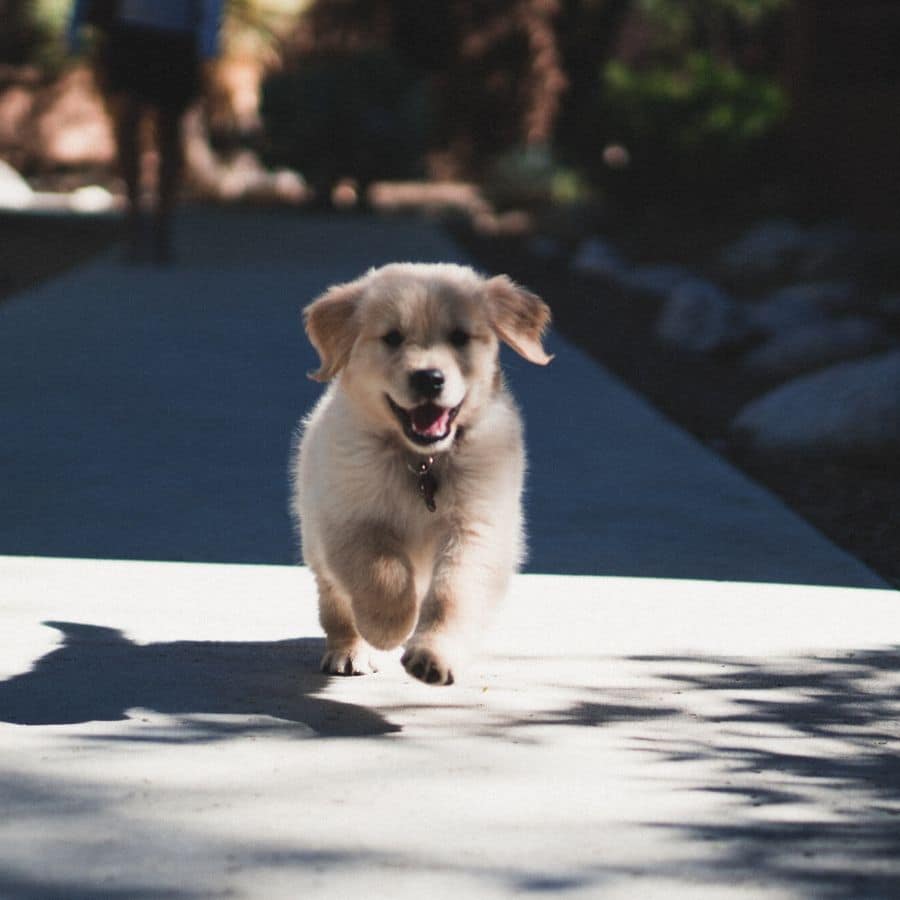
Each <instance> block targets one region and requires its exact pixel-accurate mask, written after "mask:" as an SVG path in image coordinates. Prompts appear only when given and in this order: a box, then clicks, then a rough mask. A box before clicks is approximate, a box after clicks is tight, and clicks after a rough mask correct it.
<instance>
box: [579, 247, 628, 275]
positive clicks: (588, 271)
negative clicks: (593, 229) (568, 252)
mask: <svg viewBox="0 0 900 900" xmlns="http://www.w3.org/2000/svg"><path fill="white" fill-rule="evenodd" d="M570 265H571V268H572V269H573V270H574V271H576V272H579V273H580V274H582V275H594V276H596V277H598V278H607V279H609V280H610V281H619V280H621V279H622V277H623V276H624V275H625V274H626V273H627V271H628V265H627V263H626V262H625V261H624V260H623V259H622V257H621V255H620V254H619V251H618V250H616V248H615V247H613V246H612V244H610V243H609V242H607V241H604V240H602V239H601V238H598V237H589V238H585V239H584V240H583V241H582V242H581V243H580V244H579V245H578V249H577V250H576V251H575V255H574V256H573V257H572V261H571V263H570Z"/></svg>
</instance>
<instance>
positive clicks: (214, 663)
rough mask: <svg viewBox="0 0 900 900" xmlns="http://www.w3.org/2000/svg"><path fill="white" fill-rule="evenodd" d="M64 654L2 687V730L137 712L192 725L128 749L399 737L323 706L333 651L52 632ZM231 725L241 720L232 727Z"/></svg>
mask: <svg viewBox="0 0 900 900" xmlns="http://www.w3.org/2000/svg"><path fill="white" fill-rule="evenodd" d="M44 624H45V625H47V626H49V627H51V628H55V629H57V630H58V631H60V632H61V634H62V636H63V642H62V645H61V646H59V647H57V648H56V649H54V650H52V651H50V652H49V653H48V654H46V656H44V657H42V658H41V659H40V660H38V661H37V662H36V663H35V664H34V666H33V667H32V668H31V670H30V671H28V672H25V673H23V674H21V675H16V676H14V677H13V678H10V679H8V680H7V681H3V682H0V721H3V722H10V723H14V724H18V725H71V724H77V723H82V722H97V721H106V722H113V721H122V720H125V719H128V718H131V717H130V716H129V715H128V710H130V709H131V710H133V709H135V708H139V709H147V710H153V711H154V712H157V713H163V714H165V715H169V716H173V717H176V718H177V717H182V721H181V722H176V723H175V724H176V727H168V728H163V729H161V730H160V729H154V728H147V729H141V731H142V732H146V733H145V734H139V733H137V732H136V733H135V734H134V735H133V736H129V735H124V736H121V735H120V736H117V739H122V740H142V741H164V742H190V741H198V742H202V741H214V740H223V739H226V738H229V737H236V736H240V735H245V734H258V733H260V732H261V731H271V730H275V729H278V730H279V731H283V730H284V729H285V728H288V729H290V726H291V724H293V725H295V726H304V727H302V728H296V729H295V730H296V731H297V733H298V734H297V736H298V737H306V736H309V730H310V729H312V731H314V732H315V733H316V735H318V736H320V737H368V736H375V735H382V734H388V733H391V732H396V731H399V730H400V728H399V726H396V725H393V724H391V723H390V722H388V721H387V720H386V719H384V718H383V717H382V716H380V715H379V714H378V713H377V712H374V711H373V710H371V709H367V708H364V707H359V706H354V705H352V704H348V703H339V702H337V701H334V700H329V699H326V698H322V697H318V696H315V694H316V693H317V692H319V691H321V690H322V688H323V687H324V686H325V684H326V683H327V681H328V679H327V677H326V676H324V675H321V674H320V673H319V670H318V666H319V660H320V658H321V656H322V653H323V652H324V649H325V642H324V640H322V639H319V638H299V639H296V640H285V641H270V642H264V641H228V642H218V641H172V642H168V643H156V644H135V643H133V642H132V641H130V640H129V639H128V638H127V637H125V635H124V634H123V633H122V632H121V631H119V630H118V629H115V628H106V627H103V626H100V625H85V624H79V623H74V622H45V623H44ZM227 717H233V718H231V719H229V718H227Z"/></svg>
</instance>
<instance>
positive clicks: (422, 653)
mask: <svg viewBox="0 0 900 900" xmlns="http://www.w3.org/2000/svg"><path fill="white" fill-rule="evenodd" d="M400 662H401V663H403V668H405V669H406V671H407V672H409V674H410V675H412V676H413V678H418V679H419V681H424V682H425V683H426V684H434V685H450V684H453V669H452V668H451V667H450V662H449V660H447V659H446V658H444V657H443V656H441V655H440V654H439V653H437V652H436V651H435V650H432V649H431V648H429V647H416V646H412V647H410V648H409V649H408V650H407V651H406V653H404V654H403V658H402V659H401V660H400Z"/></svg>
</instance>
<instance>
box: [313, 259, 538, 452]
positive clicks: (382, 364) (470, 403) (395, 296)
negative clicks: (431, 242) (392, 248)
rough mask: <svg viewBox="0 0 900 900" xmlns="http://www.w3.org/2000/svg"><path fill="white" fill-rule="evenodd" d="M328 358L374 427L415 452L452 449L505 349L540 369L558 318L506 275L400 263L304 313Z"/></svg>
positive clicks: (330, 373)
mask: <svg viewBox="0 0 900 900" xmlns="http://www.w3.org/2000/svg"><path fill="white" fill-rule="evenodd" d="M304 317H305V320H306V331H307V334H308V335H309V339H310V341H311V342H312V344H313V346H314V347H315V348H316V350H317V351H318V353H319V357H320V358H321V366H320V368H319V370H318V371H317V372H314V373H313V374H312V376H311V377H313V378H315V379H316V380H318V381H328V380H329V379H331V378H333V377H335V376H336V375H338V374H339V373H340V378H341V387H342V389H343V390H344V391H345V392H346V394H347V395H348V397H349V398H350V400H351V401H352V402H353V404H354V408H355V409H356V411H357V412H358V413H359V414H360V415H361V416H362V417H363V418H364V419H365V420H366V421H367V422H369V423H370V424H371V425H372V426H374V427H375V428H378V429H380V430H385V431H388V432H390V433H393V434H396V435H397V436H398V437H399V438H400V439H401V440H402V441H403V442H404V443H405V444H406V445H407V446H408V447H410V448H411V449H412V450H414V451H417V452H420V453H421V452H428V453H439V452H441V451H444V450H446V449H448V448H449V447H450V445H451V444H452V442H453V439H454V437H455V436H456V433H457V430H458V429H459V428H460V427H464V426H468V425H471V424H473V423H474V422H475V421H476V420H477V417H478V415H479V413H480V411H481V410H482V409H483V408H484V405H485V403H486V401H487V400H488V399H490V397H491V396H492V394H493V393H494V392H495V391H496V390H498V388H499V385H500V380H499V369H498V362H497V356H498V347H499V341H501V340H502V341H505V342H506V343H507V344H509V346H510V347H512V348H513V349H514V350H515V351H516V352H517V353H519V354H521V355H522V356H523V357H525V359H527V360H529V361H530V362H533V363H537V364H539V365H546V364H547V363H548V362H550V359H551V357H550V356H548V355H547V354H546V353H545V352H544V349H543V347H542V346H541V336H542V334H543V332H544V329H545V328H546V327H547V324H548V323H549V321H550V310H549V309H548V307H547V305H546V304H545V303H544V302H543V301H542V300H540V298H538V297H536V296H535V295H534V294H531V293H529V292H528V291H525V290H523V289H522V288H519V287H517V286H516V285H515V284H513V282H512V281H510V280H509V279H508V278H506V277H505V276H499V277H497V278H490V279H485V278H482V277H481V276H479V275H477V274H476V273H475V272H474V271H472V269H469V268H467V267H464V266H457V265H452V264H415V263H399V264H393V265H389V266H384V267H383V268H380V269H373V270H372V271H370V272H369V273H368V274H367V275H365V276H363V277H362V278H360V279H358V280H357V281H353V282H349V283H347V284H341V285H337V286H335V287H332V288H330V289H329V290H328V291H326V293H325V294H323V295H322V296H321V297H319V298H318V299H317V300H315V301H314V302H313V303H312V304H310V305H309V306H308V307H307V308H306V309H305V310H304Z"/></svg>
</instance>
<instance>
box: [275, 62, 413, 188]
mask: <svg viewBox="0 0 900 900" xmlns="http://www.w3.org/2000/svg"><path fill="white" fill-rule="evenodd" d="M261 115H262V118H263V122H264V124H265V131H266V135H267V142H268V148H267V155H268V157H269V158H270V160H271V162H273V163H275V164H278V165H287V166H291V167H293V168H297V169H299V170H300V171H301V172H302V173H303V174H304V176H305V177H306V178H307V179H308V180H309V181H310V182H312V183H313V184H319V185H327V184H329V183H331V182H333V181H334V180H336V179H337V178H340V177H343V176H352V177H355V178H357V179H358V180H360V181H361V182H363V183H365V182H367V181H370V180H371V179H373V178H376V177H378V178H385V177H393V178H406V177H412V176H416V175H420V174H421V165H422V158H423V155H424V150H425V144H426V133H427V130H428V123H429V102H428V92H427V89H426V86H425V82H424V80H423V79H422V78H420V77H419V78H417V77H415V75H414V73H411V72H410V71H409V69H408V68H407V67H406V66H405V65H403V64H402V63H401V62H400V61H399V60H398V59H397V57H396V56H394V55H393V54H392V53H390V51H387V50H380V49H368V50H362V51H359V52H357V53H351V52H348V53H344V54H334V55H331V54H329V55H322V56H306V57H302V58H300V59H299V60H297V62H296V63H295V64H294V65H293V66H292V67H291V68H290V69H289V70H287V71H284V72H279V73H275V74H273V75H272V76H270V77H269V78H268V79H267V80H266V81H265V82H264V83H263V88H262V102H261Z"/></svg>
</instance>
